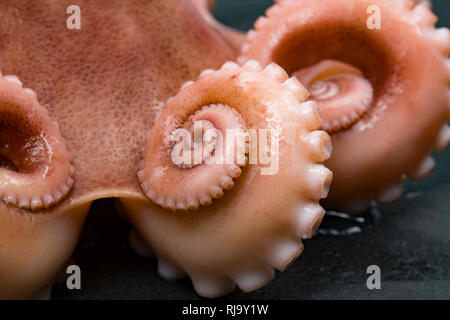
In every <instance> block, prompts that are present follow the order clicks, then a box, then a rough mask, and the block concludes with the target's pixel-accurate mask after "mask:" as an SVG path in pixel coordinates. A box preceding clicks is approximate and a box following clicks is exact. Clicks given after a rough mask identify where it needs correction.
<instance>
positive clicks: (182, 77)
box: [0, 0, 234, 298]
mask: <svg viewBox="0 0 450 320" xmlns="http://www.w3.org/2000/svg"><path fill="white" fill-rule="evenodd" d="M71 4H72V2H71V1H26V0H25V1H16V0H11V1H2V2H1V3H0V70H1V71H2V73H3V75H8V74H12V75H16V76H18V77H19V78H20V80H21V81H22V82H23V84H24V86H25V87H28V88H33V90H34V91H35V92H36V93H37V97H38V100H39V102H40V104H41V105H42V106H45V107H46V108H48V110H49V113H50V116H51V117H52V118H53V119H54V120H56V121H57V123H58V124H59V128H60V132H61V135H62V136H63V137H64V138H65V139H66V143H65V145H66V148H67V150H68V151H69V152H70V153H71V154H72V155H73V160H72V163H73V166H74V167H75V176H74V180H75V184H74V186H73V187H72V189H71V191H70V193H69V194H68V196H66V198H65V199H64V200H63V201H62V202H60V203H58V204H57V205H56V206H53V207H50V208H49V209H45V210H39V211H36V212H31V211H29V210H22V209H19V208H17V207H15V206H10V205H7V204H5V203H4V202H0V230H1V231H0V297H1V298H31V297H34V296H36V295H38V294H39V292H41V291H43V290H45V289H46V288H47V287H48V286H49V285H50V284H51V283H52V282H53V281H54V279H55V277H56V275H57V273H58V272H59V270H61V269H62V268H63V267H64V265H65V264H66V262H67V261H68V260H69V258H70V256H71V254H72V251H73V250H74V248H75V246H76V243H77V241H78V238H79V235H80V231H81V229H82V226H83V223H84V220H85V217H86V214H87V212H88V210H89V206H90V203H91V202H92V201H93V200H95V199H98V198H104V197H125V198H129V199H140V200H142V201H149V200H148V199H147V198H146V197H145V196H144V194H143V193H142V192H141V190H140V186H139V184H138V180H137V175H136V173H137V170H136V168H137V164H138V162H139V160H140V158H141V152H142V149H143V147H144V146H145V137H146V135H147V132H148V130H149V129H151V127H152V126H153V124H154V122H155V118H156V116H157V115H158V113H159V112H160V111H161V109H162V106H163V101H165V100H166V99H167V98H168V97H169V96H171V95H173V94H174V93H175V92H176V91H177V90H178V89H179V86H180V85H181V84H182V83H183V82H184V81H186V80H188V79H191V78H195V77H196V76H197V75H198V74H199V73H200V72H201V71H202V70H203V69H206V68H217V67H218V66H220V65H221V64H222V63H223V62H224V61H226V60H229V59H233V57H234V54H233V51H232V49H230V48H229V46H228V45H227V44H226V43H225V41H224V40H222V39H221V37H220V36H219V35H217V34H216V33H215V32H214V31H213V30H211V29H210V28H209V26H208V25H207V23H206V22H204V21H203V20H201V19H198V14H197V13H196V12H195V9H194V7H193V6H192V5H191V4H190V3H188V2H184V1H177V0H164V1H133V2H131V1H95V2H92V1H91V2H88V1H79V2H78V3H77V4H78V5H79V6H80V8H81V13H82V15H81V19H82V20H81V23H82V24H81V30H68V29H67V27H66V19H67V17H68V15H66V8H67V7H68V6H69V5H71Z"/></svg>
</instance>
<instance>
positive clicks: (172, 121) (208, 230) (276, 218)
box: [121, 61, 332, 297]
mask: <svg viewBox="0 0 450 320" xmlns="http://www.w3.org/2000/svg"><path fill="white" fill-rule="evenodd" d="M307 97H308V92H307V90H306V89H305V88H304V86H303V85H301V84H300V83H299V82H298V80H297V79H296V78H295V77H291V78H289V77H288V75H287V74H286V72H285V71H284V70H283V69H282V68H280V67H279V66H277V65H275V64H270V65H268V66H267V67H266V68H264V69H263V68H262V67H261V65H260V64H259V63H258V62H256V61H248V62H247V63H246V64H244V65H243V66H238V65H237V64H236V63H233V62H227V63H225V64H224V65H223V66H222V67H221V68H220V69H219V70H217V71H214V70H206V71H204V72H202V73H201V75H200V77H199V79H198V80H197V81H195V82H190V83H189V84H188V85H187V86H183V88H182V89H181V90H180V92H179V93H178V94H177V95H176V96H174V97H173V98H172V99H170V102H169V103H168V104H167V105H166V107H165V109H164V111H163V113H162V114H161V115H160V117H159V119H158V121H157V122H156V124H155V126H154V127H153V128H152V130H151V132H150V135H149V138H148V141H147V146H146V149H145V152H144V162H143V171H141V173H140V174H139V175H140V176H141V177H140V179H141V181H142V182H143V184H144V183H147V184H146V185H144V186H143V190H144V191H146V194H150V193H149V192H148V189H150V187H151V188H153V190H154V193H155V194H165V195H167V194H170V197H172V198H171V199H172V203H173V204H175V203H176V201H177V200H180V199H185V198H186V196H187V195H189V194H191V196H192V194H198V193H202V192H204V190H207V189H208V188H210V186H211V184H212V183H211V182H213V185H214V184H215V183H217V182H216V181H217V180H216V178H217V177H221V176H223V175H224V172H225V169H226V166H224V165H219V166H218V165H216V164H214V163H213V164H207V163H206V162H201V163H198V164H196V165H193V166H185V165H184V164H183V165H180V164H176V163H174V162H173V161H172V159H171V156H170V153H171V150H172V149H173V147H174V143H173V142H171V141H170V140H171V139H170V137H171V136H172V133H173V132H174V130H175V129H177V128H186V129H187V131H188V134H187V135H186V136H187V137H189V138H191V133H192V131H189V128H192V124H193V123H195V120H197V121H208V126H214V128H216V129H218V130H219V131H221V132H227V131H226V129H235V128H238V129H244V130H245V131H246V135H245V136H246V137H245V145H244V146H243V147H244V149H245V153H244V152H243V153H241V155H242V156H243V155H246V157H247V161H246V164H245V165H243V166H242V167H241V168H240V169H239V172H238V171H236V172H237V173H240V176H239V177H237V174H236V178H235V179H234V180H232V178H231V177H234V175H229V176H228V178H229V179H228V182H229V183H230V186H233V188H232V189H230V190H228V191H227V192H226V193H224V195H223V196H222V195H221V196H222V198H221V199H218V200H215V201H212V203H211V204H210V206H199V205H198V206H197V205H196V206H195V208H196V210H194V209H195V208H194V206H193V208H192V209H191V211H190V212H189V213H179V212H171V211H170V210H168V209H172V210H173V209H178V208H177V207H176V206H171V205H167V204H165V205H164V207H161V206H160V205H159V203H158V202H156V203H145V202H142V203H136V202H133V201H128V200H127V199H122V200H121V201H122V203H123V205H124V208H125V209H126V210H127V212H128V213H129V217H130V221H131V223H132V224H133V225H134V227H135V228H136V229H137V230H138V233H139V234H140V235H141V236H142V238H143V239H145V240H146V242H147V243H148V244H149V245H150V246H151V247H152V249H153V250H154V252H155V254H156V256H157V257H158V259H159V264H158V270H159V273H160V274H161V275H162V276H163V277H165V278H168V279H176V278H178V277H180V276H182V275H183V274H184V273H186V274H187V275H189V276H190V277H191V279H192V282H193V285H194V287H195V289H196V291H197V293H198V294H200V295H202V296H206V297H216V296H220V295H224V294H227V293H229V292H230V291H232V290H234V288H235V287H236V285H237V286H238V287H239V288H240V289H241V290H243V291H245V292H249V291H252V290H256V289H258V288H260V287H262V286H264V285H265V284H267V283H268V282H269V281H270V280H271V279H272V278H273V277H274V275H275V272H274V268H275V269H277V270H281V271H282V270H284V269H285V268H286V267H287V266H288V265H289V264H290V263H292V262H293V261H294V260H295V259H296V258H297V257H298V256H299V255H300V254H301V252H302V250H303V244H302V239H307V238H310V237H312V236H313V234H314V233H315V231H316V230H317V228H318V226H319V224H320V222H321V221H322V218H323V216H324V210H323V208H322V207H321V206H320V204H319V200H320V199H322V198H324V197H326V195H327V192H328V188H329V185H330V183H331V179H332V173H331V171H330V170H329V169H327V168H326V167H325V166H324V165H323V161H324V160H326V159H328V158H329V157H330V154H331V139H330V137H329V135H328V134H327V133H326V132H325V131H321V130H319V128H320V127H321V126H322V120H321V117H320V114H319V111H318V107H317V103H315V102H313V101H306V100H307ZM204 106H206V107H204ZM194 131H195V130H194ZM225 134H228V133H225ZM255 137H256V138H255ZM193 140H194V142H195V141H197V143H198V144H199V145H202V146H204V145H205V144H206V145H209V143H210V142H211V141H209V140H205V139H200V138H199V139H198V140H196V139H193ZM176 141H177V142H176V143H179V140H176ZM269 141H270V142H269ZM264 142H268V143H267V144H266V143H264ZM176 143H175V144H176ZM236 145H238V144H237V143H236ZM214 146H216V145H214ZM275 146H278V147H275ZM190 147H191V146H188V148H187V149H188V150H189V148H190ZM241 147H242V146H241ZM208 150H209V151H210V150H211V149H208ZM224 150H225V153H227V154H228V153H229V152H230V150H232V148H229V147H228V146H227V145H225V147H224ZM255 151H256V152H257V153H258V156H257V157H256V159H257V161H256V162H255V161H254V160H255V157H254V154H253V153H254V152H255ZM262 154H263V155H269V156H271V161H272V160H273V162H276V161H275V160H274V159H277V158H278V163H279V167H277V169H276V170H273V171H271V172H268V171H267V169H269V168H268V166H269V165H270V164H273V162H266V161H262V160H261V155H262ZM225 156H226V155H225ZM272 157H273V158H272ZM230 158H233V159H235V160H236V158H235V157H234V156H233V157H230ZM187 159H190V158H189V157H187ZM208 166H209V167H210V168H208ZM238 168H239V167H238ZM157 175H159V177H158V179H159V181H160V182H161V181H163V180H164V181H165V182H166V183H164V184H162V183H159V184H158V183H155V182H154V181H156V180H152V179H155V177H156V176H157ZM167 182H169V183H167ZM168 184H169V185H170V188H167V185H168ZM202 184H203V185H202ZM177 196H178V197H179V198H178V197H177ZM152 198H155V197H153V196H152V197H150V199H152ZM166 203H167V201H166ZM205 239H208V241H205Z"/></svg>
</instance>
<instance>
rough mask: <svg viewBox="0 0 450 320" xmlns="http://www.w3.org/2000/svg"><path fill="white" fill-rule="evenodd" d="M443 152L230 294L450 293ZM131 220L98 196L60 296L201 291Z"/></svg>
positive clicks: (447, 176) (243, 20) (236, 14)
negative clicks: (133, 230)
mask: <svg viewBox="0 0 450 320" xmlns="http://www.w3.org/2000/svg"><path fill="white" fill-rule="evenodd" d="M270 3H271V1H266V0H233V1H231V0H227V1H223V0H222V1H219V6H218V8H217V10H216V11H215V14H216V16H217V17H218V18H219V19H220V20H221V21H223V22H224V23H226V24H228V25H231V26H234V27H236V28H240V29H243V30H246V29H248V28H249V27H251V25H252V21H253V20H254V19H256V18H257V17H258V15H259V14H262V13H263V12H264V10H265V8H266V7H268V6H269V5H270ZM435 11H436V12H438V15H439V17H440V22H439V25H440V26H447V27H448V26H449V25H450V2H449V1H448V0H440V1H435ZM434 157H435V159H436V160H437V169H436V170H435V171H434V172H433V173H432V174H431V175H430V176H429V177H427V178H426V179H424V180H422V181H420V182H417V183H411V182H407V183H406V193H405V195H404V196H403V198H402V199H401V200H400V201H397V202H395V203H392V204H387V205H382V206H379V207H374V208H372V210H371V212H368V213H366V215H365V216H363V217H362V219H363V220H364V221H359V222H358V221H351V220H345V219H340V218H336V217H334V216H327V217H326V218H325V220H324V223H323V224H322V226H321V228H320V229H319V234H318V235H316V236H315V237H314V238H313V239H311V240H308V241H306V242H305V251H304V253H303V254H302V255H301V257H300V258H299V259H298V260H297V261H296V262H295V263H294V264H293V265H292V266H291V267H290V268H289V269H288V270H287V271H285V272H284V273H278V274H277V277H276V278H275V280H274V281H272V283H271V284H269V285H268V286H266V287H265V288H263V289H260V290H258V291H256V292H253V293H251V294H243V293H242V292H240V291H239V290H237V291H236V292H235V293H233V294H232V295H230V296H228V297H225V298H224V299H257V298H259V299H336V298H337V299H450V201H449V196H450V149H449V148H447V150H446V151H445V152H444V153H442V154H435V155H434ZM360 220H361V219H360ZM129 230H130V227H129V226H128V225H127V224H126V223H124V222H123V221H122V220H121V219H120V218H119V217H118V216H117V215H116V214H115V213H114V206H113V204H112V201H111V200H101V201H97V202H95V203H94V205H93V207H92V210H91V213H90V215H89V217H88V220H87V224H86V227H85V230H84V232H83V235H82V238H81V241H80V244H79V246H78V248H77V250H76V252H75V259H76V263H77V264H78V265H79V266H80V267H81V270H82V290H79V291H69V290H67V289H66V288H65V285H63V284H59V285H57V286H55V287H54V289H53V299H198V298H199V297H198V296H197V295H196V294H195V292H194V290H193V288H192V285H191V283H190V281H189V280H188V279H184V280H180V281H177V282H172V283H170V282H166V281H164V280H163V279H161V278H159V277H158V275H157V273H156V263H155V261H154V260H147V259H144V258H141V257H138V256H136V255H135V254H134V253H133V251H132V250H131V249H130V247H129V245H128V232H129ZM336 232H337V233H338V234H339V235H331V233H336ZM352 232H356V233H353V234H352ZM345 234H347V235H345ZM372 264H376V265H379V266H380V268H381V279H382V282H381V286H382V288H381V290H368V289H367V287H366V279H367V277H368V275H367V274H366V269H367V267H368V266H369V265H372Z"/></svg>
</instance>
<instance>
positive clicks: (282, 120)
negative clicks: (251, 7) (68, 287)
mask: <svg viewBox="0 0 450 320" xmlns="http://www.w3.org/2000/svg"><path fill="white" fill-rule="evenodd" d="M351 3H352V5H350V1H344V0H333V1H331V0H330V1H329V0H314V1H313V0H299V1H294V0H292V1H289V0H285V1H279V2H278V3H277V4H275V5H274V6H273V7H271V8H270V9H269V10H268V11H267V12H266V16H267V17H261V18H259V19H258V20H257V21H256V23H255V29H254V30H251V31H249V32H248V33H247V34H246V35H244V34H242V33H240V32H237V31H234V30H232V29H231V28H228V27H225V26H223V25H221V24H220V23H219V22H217V21H215V20H214V18H213V17H212V15H211V14H210V11H209V9H210V8H211V6H212V4H213V2H212V1H198V0H195V1H194V0H154V1H146V0H136V1H119V0H114V1H110V0H109V1H106V0H99V1H95V2H92V1H87V0H85V1H79V2H78V5H77V6H78V7H79V9H80V13H81V16H80V17H81V20H80V22H81V23H80V28H68V25H66V19H67V15H66V13H69V10H68V8H69V7H71V3H70V1H66V0H61V1H51V0H41V1H26V0H19V1H18V0H14V1H12V0H7V1H2V3H0V70H1V74H0V114H1V116H0V128H1V129H2V130H1V131H0V200H1V201H0V231H1V232H0V298H9V299H11V298H14V299H17V298H41V297H49V294H50V291H51V286H52V284H53V283H54V282H55V281H56V279H57V278H58V275H59V273H60V271H61V270H64V268H65V267H66V266H67V265H68V264H70V261H71V256H72V253H73V251H74V249H75V247H76V245H77V242H78V240H79V238H80V234H81V231H82V229H83V225H84V222H85V220H86V217H87V215H88V213H89V208H90V206H91V204H92V202H93V201H95V200H97V199H101V198H114V199H116V200H115V201H117V208H118V210H117V211H118V213H119V214H120V215H121V216H122V217H123V218H124V219H125V220H126V221H127V222H128V223H130V225H131V226H132V228H133V229H132V231H131V233H130V244H131V246H132V247H133V249H134V250H135V251H136V253H138V254H140V255H142V256H146V257H155V256H156V257H157V263H158V268H157V270H158V273H159V274H160V275H161V276H162V277H163V278H166V279H168V280H176V279H179V278H181V277H185V276H189V277H190V279H191V280H192V284H193V286H194V289H195V290H196V292H197V293H198V294H199V295H200V296H203V297H218V296H222V295H226V294H228V293H230V292H232V291H233V290H235V288H236V286H237V287H239V288H240V289H241V290H243V291H244V292H250V291H253V290H256V289H258V288H261V287H263V286H264V285H266V284H267V283H268V282H270V281H271V280H272V279H273V278H274V276H275V271H274V270H279V271H283V270H285V269H286V268H287V267H288V266H289V265H290V264H291V263H293V262H294V261H295V260H296V259H297V258H298V257H299V255H300V254H301V252H302V250H303V243H302V239H308V238H311V237H312V236H313V235H314V233H315V232H316V230H317V228H318V227H319V225H320V223H321V221H322V219H323V217H324V213H325V210H324V208H323V207H322V205H321V203H320V201H324V200H323V199H325V202H324V205H325V207H326V208H331V207H334V206H338V207H342V208H346V209H347V210H348V211H349V212H360V211H361V210H363V209H364V208H365V207H366V204H367V201H370V200H371V199H372V197H375V198H376V199H377V200H379V201H390V200H394V199H395V198H396V197H397V196H398V195H399V194H401V181H402V179H404V178H405V177H406V176H407V177H410V178H421V177H423V176H425V175H426V174H427V173H428V172H430V171H431V169H432V167H433V161H432V158H430V157H429V153H430V151H431V149H436V150H443V149H444V148H445V147H446V146H447V144H448V142H449V140H450V129H449V127H448V126H447V122H448V120H449V118H450V108H449V89H448V85H449V82H450V63H449V60H448V54H449V51H450V38H449V32H448V29H445V28H444V29H435V28H434V24H435V22H436V17H435V16H434V15H433V14H432V12H431V11H430V9H429V8H428V6H427V5H426V4H425V3H423V4H422V3H417V2H415V1H391V0H372V1H370V4H371V5H373V4H376V5H378V6H379V7H380V8H381V12H382V17H383V25H382V27H383V28H384V30H386V29H387V30H392V31H391V32H383V29H381V30H369V29H367V27H366V20H365V18H366V17H367V16H366V15H365V12H366V9H367V7H368V6H369V1H365V0H361V1H354V2H351ZM332 149H333V151H332ZM275 160H276V161H275ZM332 181H333V182H332ZM330 186H331V189H330ZM327 196H328V197H327Z"/></svg>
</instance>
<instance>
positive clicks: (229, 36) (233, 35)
mask: <svg viewBox="0 0 450 320" xmlns="http://www.w3.org/2000/svg"><path fill="white" fill-rule="evenodd" d="M191 1H192V3H193V4H194V6H195V7H196V8H197V10H198V12H199V13H200V15H201V16H202V17H203V18H204V19H205V20H206V21H207V22H208V23H209V24H210V25H211V26H212V27H213V28H214V29H216V30H217V31H218V32H219V33H220V34H221V35H222V37H223V38H224V39H225V40H226V41H227V42H228V44H229V45H230V46H231V47H232V48H233V49H234V50H236V52H239V50H240V49H241V46H242V44H243V43H244V40H245V34H244V33H243V32H242V31H239V30H236V29H233V28H230V27H227V26H224V25H223V24H222V23H220V22H219V21H217V20H216V19H215V18H214V16H213V15H212V14H211V11H212V10H213V8H214V5H215V2H216V0H191Z"/></svg>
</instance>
